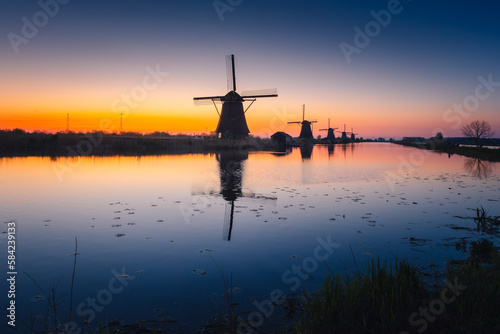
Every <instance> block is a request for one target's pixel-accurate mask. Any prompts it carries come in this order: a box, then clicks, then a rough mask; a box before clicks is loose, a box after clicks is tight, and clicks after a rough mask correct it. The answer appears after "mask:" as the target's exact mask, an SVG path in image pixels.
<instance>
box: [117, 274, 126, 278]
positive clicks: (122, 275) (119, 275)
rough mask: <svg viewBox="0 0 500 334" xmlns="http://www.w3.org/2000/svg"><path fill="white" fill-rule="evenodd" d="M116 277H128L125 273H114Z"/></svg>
mask: <svg viewBox="0 0 500 334" xmlns="http://www.w3.org/2000/svg"><path fill="white" fill-rule="evenodd" d="M116 278H128V275H127V274H118V275H116Z"/></svg>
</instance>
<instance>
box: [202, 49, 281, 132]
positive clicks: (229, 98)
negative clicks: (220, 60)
mask: <svg viewBox="0 0 500 334" xmlns="http://www.w3.org/2000/svg"><path fill="white" fill-rule="evenodd" d="M226 69H227V90H228V93H227V94H226V95H224V96H222V95H220V96H206V97H195V98H194V101H195V104H196V105H199V104H206V103H207V102H208V103H209V104H210V103H213V104H214V106H215V109H216V110H217V113H218V114H219V123H218V124H217V128H216V129H215V132H216V133H217V137H219V138H226V139H244V138H246V137H248V134H249V133H250V130H249V129H248V125H247V120H246V118H245V113H246V112H247V111H248V109H249V108H250V107H251V106H252V104H253V103H254V102H255V100H256V99H257V98H261V97H277V96H278V92H277V89H276V88H273V89H262V90H254V91H244V92H242V93H241V95H240V94H238V93H237V92H236V72H235V68H234V55H231V56H226ZM245 101H251V103H250V105H249V106H248V107H247V108H246V109H244V108H243V102H245ZM216 103H222V108H221V111H220V112H219V108H217V105H216Z"/></svg>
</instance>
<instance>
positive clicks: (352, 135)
mask: <svg viewBox="0 0 500 334" xmlns="http://www.w3.org/2000/svg"><path fill="white" fill-rule="evenodd" d="M356 135H358V133H354V129H353V128H351V140H352V141H355V140H356Z"/></svg>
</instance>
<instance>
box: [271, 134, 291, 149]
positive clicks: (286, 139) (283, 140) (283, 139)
mask: <svg viewBox="0 0 500 334" xmlns="http://www.w3.org/2000/svg"><path fill="white" fill-rule="evenodd" d="M271 140H272V141H275V142H277V143H278V144H279V145H284V146H290V145H292V143H293V137H292V136H290V135H289V134H288V133H285V132H282V131H278V132H276V133H275V134H273V135H271Z"/></svg>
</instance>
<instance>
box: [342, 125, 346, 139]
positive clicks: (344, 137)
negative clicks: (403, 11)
mask: <svg viewBox="0 0 500 334" xmlns="http://www.w3.org/2000/svg"><path fill="white" fill-rule="evenodd" d="M341 139H342V141H346V140H347V132H346V131H345V124H344V131H342V136H341Z"/></svg>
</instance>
